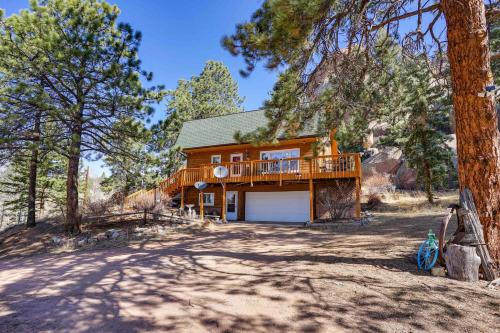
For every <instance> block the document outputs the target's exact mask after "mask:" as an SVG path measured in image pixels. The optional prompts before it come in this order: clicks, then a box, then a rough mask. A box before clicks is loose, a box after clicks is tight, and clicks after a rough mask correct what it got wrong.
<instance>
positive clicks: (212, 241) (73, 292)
mask: <svg viewBox="0 0 500 333" xmlns="http://www.w3.org/2000/svg"><path fill="white" fill-rule="evenodd" d="M439 221H440V215H439V214H435V213H434V214H433V213H427V214H419V213H412V214H403V213H397V212H396V213H394V212H392V213H388V212H386V213H378V214H375V220H374V221H373V222H372V223H370V224H369V225H367V226H360V225H358V224H350V225H342V226H339V227H335V228H333V229H331V230H311V229H304V228H297V227H285V226H273V225H271V226H270V225H249V224H232V225H224V226H217V227H216V228H215V229H214V230H206V231H204V232H201V233H195V234H185V233H171V234H168V235H167V236H165V237H163V238H162V239H158V240H148V241H144V242H137V243H131V244H129V245H127V246H124V247H120V248H110V249H104V250H94V251H83V252H74V253H68V254H60V255H54V254H42V255H34V256H29V257H17V258H12V257H11V258H8V259H2V260H0V332H16V333H22V332H120V333H125V332H165V331H175V332H243V331H244V332H344V331H345V332H418V331H422V332H443V331H447V332H498V328H499V327H500V314H499V309H500V301H499V296H500V295H499V294H500V292H499V291H498V289H497V290H492V289H489V288H487V287H486V283H485V282H484V281H482V282H479V283H463V282H458V281H454V280H451V279H448V278H439V277H432V276H429V275H428V274H426V273H419V272H417V271H416V267H415V264H413V263H412V262H411V260H409V258H410V257H411V255H412V254H414V253H415V252H416V250H417V247H418V245H419V243H420V242H421V241H422V240H423V239H424V238H425V237H426V233H427V230H428V229H429V227H432V228H433V229H437V228H438V225H439Z"/></svg>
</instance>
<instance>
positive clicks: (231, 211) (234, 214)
mask: <svg viewBox="0 0 500 333" xmlns="http://www.w3.org/2000/svg"><path fill="white" fill-rule="evenodd" d="M226 219H227V220H228V221H236V220H237V219H238V192H237V191H227V192H226Z"/></svg>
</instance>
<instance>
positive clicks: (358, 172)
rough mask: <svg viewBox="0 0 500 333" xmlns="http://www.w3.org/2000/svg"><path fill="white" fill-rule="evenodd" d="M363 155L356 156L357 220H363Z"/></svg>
mask: <svg viewBox="0 0 500 333" xmlns="http://www.w3.org/2000/svg"><path fill="white" fill-rule="evenodd" d="M361 175H362V169H361V154H356V218H358V219H359V218H361Z"/></svg>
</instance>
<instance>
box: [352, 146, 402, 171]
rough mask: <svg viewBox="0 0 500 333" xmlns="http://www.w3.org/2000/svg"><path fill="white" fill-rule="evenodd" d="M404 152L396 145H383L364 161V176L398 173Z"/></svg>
mask: <svg viewBox="0 0 500 333" xmlns="http://www.w3.org/2000/svg"><path fill="white" fill-rule="evenodd" d="M402 156H403V153H402V152H401V150H400V149H399V148H396V147H383V148H381V149H379V151H378V152H377V153H375V154H373V155H372V156H371V157H369V158H367V159H366V160H364V161H363V165H362V168H363V177H370V176H372V175H375V174H391V175H394V174H396V172H397V170H398V169H399V167H400V165H401V163H402Z"/></svg>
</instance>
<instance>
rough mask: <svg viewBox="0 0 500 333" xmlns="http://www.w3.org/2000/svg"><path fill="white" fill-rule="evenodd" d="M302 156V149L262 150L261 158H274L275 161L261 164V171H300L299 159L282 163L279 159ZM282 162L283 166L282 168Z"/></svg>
mask: <svg viewBox="0 0 500 333" xmlns="http://www.w3.org/2000/svg"><path fill="white" fill-rule="evenodd" d="M298 157H300V149H299V148H295V149H283V150H272V151H261V152H260V159H261V160H274V161H273V162H266V163H263V164H262V166H261V172H263V173H279V172H280V170H281V172H284V173H287V172H288V173H293V172H298V171H299V160H298V159H297V160H292V161H289V160H286V161H282V162H281V163H280V162H279V160H281V159H287V158H298ZM280 164H281V168H280Z"/></svg>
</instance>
